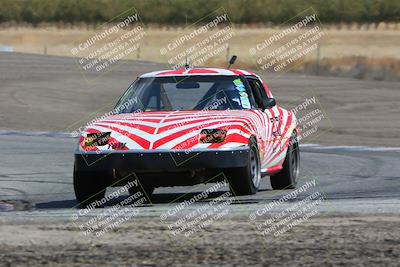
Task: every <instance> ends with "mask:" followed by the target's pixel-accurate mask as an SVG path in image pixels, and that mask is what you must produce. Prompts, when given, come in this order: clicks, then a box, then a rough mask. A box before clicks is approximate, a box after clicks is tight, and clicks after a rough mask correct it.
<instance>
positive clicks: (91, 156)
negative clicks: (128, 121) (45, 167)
mask: <svg viewBox="0 0 400 267" xmlns="http://www.w3.org/2000/svg"><path fill="white" fill-rule="evenodd" d="M248 157H249V148H248V147H240V148H233V149H232V148H230V149H226V150H220V149H219V150H198V151H190V152H188V151H155V150H154V151H126V152H120V151H119V152H115V151H113V152H110V153H107V152H102V153H97V152H81V151H77V152H75V170H77V171H110V170H124V171H134V172H147V171H149V172H155V171H156V172H163V171H165V172H171V171H184V170H193V169H225V168H235V167H243V166H246V164H247V162H248Z"/></svg>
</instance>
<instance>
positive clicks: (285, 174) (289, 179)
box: [271, 133, 300, 190]
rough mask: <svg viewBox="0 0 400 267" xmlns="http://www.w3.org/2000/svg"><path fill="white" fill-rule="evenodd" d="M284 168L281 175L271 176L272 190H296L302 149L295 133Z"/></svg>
mask: <svg viewBox="0 0 400 267" xmlns="http://www.w3.org/2000/svg"><path fill="white" fill-rule="evenodd" d="M282 166H283V169H282V170H281V171H280V172H279V173H277V174H275V175H272V176H271V186H272V189H274V190H275V189H294V188H296V184H297V178H298V176H299V171H300V149H299V143H298V142H297V137H296V134H295V133H293V134H292V136H291V137H290V145H289V147H288V150H287V153H286V157H285V161H284V162H283V165H282Z"/></svg>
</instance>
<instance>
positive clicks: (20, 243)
mask: <svg viewBox="0 0 400 267" xmlns="http://www.w3.org/2000/svg"><path fill="white" fill-rule="evenodd" d="M0 225H1V227H0V266H13V267H14V266H26V265H27V264H28V265H29V266H211V265H213V266H250V265H251V266H399V265H398V264H399V258H400V251H399V248H400V231H398V229H399V226H400V218H399V216H393V215H379V216H370V215H368V216H365V215H363V216H359V215H346V216H343V215H334V216H330V217H324V216H322V217H321V216H320V217H314V218H311V219H310V220H308V221H306V222H305V223H302V224H300V225H298V226H296V227H294V228H292V230H290V231H288V232H286V233H285V234H283V235H282V236H279V237H272V236H270V237H267V238H265V237H262V236H261V235H260V234H259V233H258V232H257V231H255V228H254V227H253V226H252V225H250V224H249V223H248V221H246V219H245V218H243V217H242V218H230V219H228V220H224V221H220V222H217V223H214V224H212V225H210V226H209V227H208V228H207V229H206V231H204V232H202V233H201V234H200V235H198V236H196V237H195V238H194V239H192V240H191V241H189V242H184V243H182V242H177V241H174V240H172V239H171V237H170V236H169V235H168V234H167V231H165V230H166V229H165V226H163V225H161V224H160V222H159V221H157V219H151V218H137V219H135V220H134V221H130V222H128V223H125V224H123V225H122V226H121V227H119V228H118V230H116V231H114V232H110V233H107V234H106V235H104V236H102V237H100V238H97V237H94V236H90V237H87V236H84V235H83V234H82V233H81V232H80V230H79V229H78V228H75V227H72V226H71V225H69V224H66V223H60V222H59V223H55V224H53V223H52V224H48V223H43V222H28V221H26V222H18V223H13V224H9V223H6V222H5V221H4V220H3V222H1V223H0Z"/></svg>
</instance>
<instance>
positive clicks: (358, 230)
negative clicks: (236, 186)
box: [0, 53, 400, 266]
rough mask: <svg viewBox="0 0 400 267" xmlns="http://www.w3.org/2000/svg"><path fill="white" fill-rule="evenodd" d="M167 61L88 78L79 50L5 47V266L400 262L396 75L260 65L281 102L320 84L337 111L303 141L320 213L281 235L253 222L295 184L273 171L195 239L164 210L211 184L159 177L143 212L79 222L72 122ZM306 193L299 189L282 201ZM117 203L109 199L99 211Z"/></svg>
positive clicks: (317, 90) (305, 180)
mask: <svg viewBox="0 0 400 267" xmlns="http://www.w3.org/2000/svg"><path fill="white" fill-rule="evenodd" d="M163 68H168V67H166V66H162V65H159V64H155V63H151V62H135V61H129V62H126V63H125V64H123V65H122V66H120V67H119V68H117V69H116V70H114V71H112V72H110V73H108V74H107V75H105V76H103V77H101V78H99V79H98V80H96V81H95V82H87V81H86V80H85V79H84V78H83V77H82V75H81V73H80V72H79V70H78V69H77V67H76V64H75V62H74V59H71V58H64V57H54V56H40V55H29V54H17V53H9V54H4V53H0V148H1V153H0V164H1V166H0V203H1V200H5V201H7V203H11V205H12V209H14V211H11V212H0V225H1V227H0V229H1V230H0V233H1V235H0V244H1V246H0V255H1V256H0V266H23V264H24V262H26V261H27V260H28V261H29V262H30V264H31V266H42V265H49V266H55V265H57V266H95V265H100V264H103V263H104V262H105V261H107V260H110V257H109V255H110V254H114V255H115V256H116V257H114V258H113V263H114V264H117V263H118V265H120V266H123V265H124V264H126V265H127V266H137V265H146V264H150V265H146V266H161V265H171V264H172V265H174V266H197V265H198V264H202V265H208V264H217V265H222V264H223V263H226V262H230V263H231V264H232V265H235V264H236V265H238V266H243V265H257V264H261V263H262V264H267V265H268V264H272V265H274V266H293V265H294V264H296V265H301V264H303V265H304V266H311V265H313V266H333V265H336V264H341V265H352V266H363V265H371V266H373V265H377V266H378V265H382V266H383V265H384V266H396V264H398V262H397V261H396V259H398V257H399V255H400V253H399V250H398V247H399V241H398V240H399V239H400V236H399V233H398V227H399V225H400V220H399V214H400V197H399V196H400V176H399V173H400V164H399V162H400V160H399V159H400V148H399V145H398V133H399V130H400V129H399V125H400V123H399V117H398V114H399V109H400V108H399V105H398V103H399V100H400V93H399V86H398V83H390V82H377V81H359V80H351V79H342V78H327V77H310V76H302V75H296V74H280V75H277V74H274V75H273V74H265V75H262V76H263V77H264V80H265V81H266V82H267V84H268V85H269V87H270V89H271V90H272V92H273V94H274V96H275V97H276V99H277V100H278V104H281V105H282V106H284V107H285V106H286V107H290V103H293V102H295V101H296V99H298V98H299V97H301V96H303V95H305V94H308V93H309V92H310V90H311V92H312V94H313V95H314V96H316V97H317V98H318V101H319V103H320V104H321V106H323V108H324V110H325V111H326V114H327V115H328V116H329V119H330V122H331V124H330V125H329V126H326V125H324V126H322V127H321V128H320V131H321V134H319V135H316V136H315V137H314V138H312V139H309V140H306V141H305V142H303V143H302V144H301V147H300V151H301V164H300V179H299V184H298V188H302V187H303V186H307V185H309V183H314V185H315V186H314V187H313V188H314V191H317V192H319V193H320V194H321V195H322V196H323V201H322V202H321V203H320V204H319V205H318V209H317V212H318V214H316V215H315V216H314V217H313V218H311V219H310V220H308V221H307V222H304V223H302V224H300V225H298V226H296V227H295V228H293V230H292V232H291V231H289V234H286V235H284V236H283V237H280V238H272V239H270V240H268V242H263V241H262V240H261V241H260V240H259V238H258V237H257V231H255V230H254V228H253V227H252V225H251V220H252V219H251V215H252V214H254V213H255V212H256V211H257V210H260V209H263V208H264V207H266V205H268V204H269V203H272V202H273V201H274V200H275V201H276V200H279V199H280V198H281V197H282V196H285V195H287V194H290V193H291V192H293V190H279V191H274V190H272V189H271V186H270V183H269V178H268V177H266V178H264V179H263V180H262V185H261V190H260V191H259V192H258V193H257V194H256V195H251V196H241V197H236V198H235V199H234V200H233V201H232V202H231V204H230V205H229V214H228V215H227V216H226V217H224V218H223V219H221V220H218V221H217V222H215V223H214V224H212V225H210V226H209V228H207V229H208V230H206V231H205V232H202V234H199V235H198V236H197V237H196V238H197V239H191V242H189V243H190V244H189V245H188V244H186V243H185V245H184V246H180V245H181V244H180V243H179V242H178V243H174V241H171V240H170V236H168V234H166V232H167V231H166V229H167V228H168V227H167V228H166V226H165V225H162V224H160V217H161V216H162V214H164V213H165V212H166V211H168V210H170V209H171V208H174V207H176V205H179V203H182V202H184V201H185V200H187V199H190V198H191V196H193V195H195V194H196V193H199V192H201V191H202V190H204V189H205V188H207V187H208V186H209V185H200V186H192V187H166V188H157V189H156V190H155V192H154V197H153V199H152V203H151V204H146V205H143V206H141V207H139V208H138V209H139V210H140V213H138V214H137V215H136V216H135V219H132V220H129V221H128V222H126V223H125V224H124V225H122V226H121V227H120V228H118V229H119V230H114V231H112V232H110V233H109V234H108V235H106V236H104V237H103V238H102V239H101V238H95V237H87V236H84V235H82V233H80V232H81V231H80V229H79V227H75V228H74V226H71V224H70V223H71V217H73V216H74V214H76V213H77V209H76V208H75V207H76V205H77V203H76V201H75V197H74V192H73V185H72V173H73V153H74V150H75V148H76V146H77V139H76V138H72V137H70V136H69V135H68V134H67V133H68V132H71V131H73V130H74V129H76V128H77V127H80V126H83V125H84V124H85V123H86V122H87V121H89V120H90V118H93V116H96V114H102V113H104V112H106V111H107V110H110V109H111V108H112V106H113V103H115V101H116V100H117V98H118V97H119V96H120V95H121V94H122V92H123V91H124V90H125V89H126V87H127V86H128V85H129V84H130V83H131V82H132V81H133V80H134V79H135V78H136V76H137V75H139V74H140V73H144V72H149V71H152V70H159V69H163ZM114 190H116V189H114ZM227 190H228V188H227V187H225V188H220V190H219V191H218V192H216V193H215V194H212V195H210V196H209V197H208V198H207V199H205V200H202V201H201V203H197V204H196V205H194V206H193V207H191V208H190V209H192V210H193V209H196V207H198V205H202V204H204V203H209V202H211V201H212V200H213V199H214V198H216V197H218V196H221V195H222V194H224V193H225V192H227ZM110 192H112V190H109V191H108V193H110ZM309 195H310V192H309V191H307V192H306V191H303V192H299V194H298V195H297V197H296V198H295V199H291V200H290V201H287V202H286V203H284V204H283V205H281V206H279V207H278V208H277V209H276V210H275V211H274V212H275V213H277V214H278V213H279V212H280V211H282V210H285V209H286V208H287V207H289V206H291V205H294V204H296V203H300V201H302V200H304V199H305V198H307V197H308V196H309ZM127 197H128V194H126V195H123V196H120V197H119V198H118V199H116V200H114V203H115V202H116V201H121V200H123V199H124V198H127ZM112 207H113V202H112V201H111V203H109V204H107V206H106V207H105V209H97V210H95V211H93V213H92V215H91V216H92V217H93V216H96V214H97V215H98V214H99V213H101V212H102V211H103V210H107V209H112ZM0 208H3V209H5V208H4V205H3V207H2V206H1V205H0ZM271 214H272V212H271ZM249 216H250V217H249ZM249 218H250V219H249ZM144 240H147V241H144ZM171 242H172V243H171ZM171 244H179V246H178V247H175V246H172V245H171ZM92 247H96V251H93V250H91V249H90V248H92ZM278 248H279V249H278ZM293 251H296V253H294V252H293ZM317 254H318V255H319V256H318V257H317V256H315V255H317ZM187 255H191V256H190V257H188V256H187ZM182 262H184V263H185V264H182ZM152 264H153V265H152ZM180 264H181V265H180Z"/></svg>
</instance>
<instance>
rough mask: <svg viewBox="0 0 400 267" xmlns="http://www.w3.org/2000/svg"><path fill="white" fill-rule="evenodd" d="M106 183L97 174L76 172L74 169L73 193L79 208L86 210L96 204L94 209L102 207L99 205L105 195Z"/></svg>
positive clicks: (101, 176)
mask: <svg viewBox="0 0 400 267" xmlns="http://www.w3.org/2000/svg"><path fill="white" fill-rule="evenodd" d="M106 189H107V186H106V183H105V182H104V177H103V175H101V173H98V172H84V171H76V170H75V169H74V191H75V197H76V200H77V201H78V202H79V208H87V207H88V206H90V205H92V204H94V203H96V201H97V204H96V206H95V207H96V208H99V207H102V205H101V204H100V202H101V200H102V199H103V198H104V196H105V193H106Z"/></svg>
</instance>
